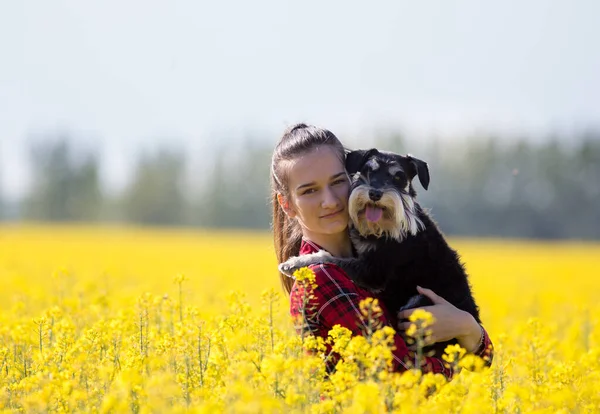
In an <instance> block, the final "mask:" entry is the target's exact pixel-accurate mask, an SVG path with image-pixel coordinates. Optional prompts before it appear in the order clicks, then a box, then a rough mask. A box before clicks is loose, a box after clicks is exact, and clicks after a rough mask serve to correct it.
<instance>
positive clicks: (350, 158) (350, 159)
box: [346, 148, 379, 175]
mask: <svg viewBox="0 0 600 414" xmlns="http://www.w3.org/2000/svg"><path fill="white" fill-rule="evenodd" d="M378 153H379V151H377V150H376V149H375V148H371V149H368V150H354V151H350V152H349V153H347V154H346V171H347V172H348V174H349V175H352V174H354V173H356V172H358V171H360V169H361V168H362V167H363V165H365V163H366V162H367V160H368V159H369V157H371V155H373V154H378Z"/></svg>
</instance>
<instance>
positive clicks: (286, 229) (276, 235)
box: [273, 194, 302, 295]
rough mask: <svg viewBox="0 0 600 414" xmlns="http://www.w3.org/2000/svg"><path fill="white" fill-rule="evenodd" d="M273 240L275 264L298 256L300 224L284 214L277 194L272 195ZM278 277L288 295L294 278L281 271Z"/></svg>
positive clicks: (300, 240) (300, 236) (300, 239)
mask: <svg viewBox="0 0 600 414" xmlns="http://www.w3.org/2000/svg"><path fill="white" fill-rule="evenodd" d="M273 241H274V244H275V255H276V256H277V264H281V263H283V262H285V261H286V260H287V259H289V258H290V257H292V256H298V254H299V253H300V244H301V243H302V232H301V230H300V226H298V223H297V222H296V221H295V220H291V219H290V218H289V217H288V216H287V214H285V212H284V211H283V208H282V207H281V206H280V205H279V202H278V201H277V194H274V195H273ZM279 279H280V280H281V286H282V287H283V290H285V292H286V293H287V294H288V295H289V294H290V292H291V290H292V285H293V284H294V279H292V278H291V277H289V276H287V275H284V274H283V273H279Z"/></svg>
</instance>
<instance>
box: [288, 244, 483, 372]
mask: <svg viewBox="0 0 600 414" xmlns="http://www.w3.org/2000/svg"><path fill="white" fill-rule="evenodd" d="M319 250H322V249H321V248H320V247H319V246H318V245H317V244H315V243H313V242H311V241H309V240H306V239H303V240H302V245H301V247H300V255H303V254H309V253H315V252H317V251H319ZM311 269H312V270H313V271H314V273H315V275H316V284H317V287H316V288H315V289H314V290H313V291H312V298H311V299H310V300H309V301H308V304H307V305H306V306H303V303H302V302H303V300H302V298H303V297H305V294H306V293H307V292H305V288H304V287H303V286H302V285H301V284H299V283H294V285H293V287H292V291H291V293H290V313H291V315H292V317H293V318H294V320H295V321H298V322H299V323H297V325H296V331H297V332H298V333H299V334H300V333H302V332H305V333H306V332H309V333H311V334H313V335H315V336H321V337H323V338H327V335H328V332H329V330H330V329H331V328H333V326H334V325H337V324H339V325H341V326H343V327H345V328H347V329H349V330H350V331H352V334H353V335H362V333H363V328H364V325H363V323H362V319H361V317H360V316H361V314H360V309H359V303H360V301H361V300H363V299H366V298H369V297H374V295H373V294H372V293H371V292H368V291H366V290H364V289H362V288H360V287H359V286H357V285H355V284H354V283H353V282H352V281H351V280H350V279H349V278H348V276H346V273H345V272H344V271H343V270H342V269H341V268H339V267H338V266H335V265H331V264H325V265H313V266H311ZM380 306H381V308H382V311H383V313H382V315H381V317H380V321H379V322H380V323H381V325H380V326H385V325H389V326H392V327H395V326H396V324H397V320H396V317H395V315H391V314H390V313H389V312H388V311H387V310H386V308H385V306H384V305H383V303H382V302H381V301H380ZM394 345H395V348H396V349H395V350H394V351H393V369H394V370H395V371H404V370H406V369H408V368H409V365H408V363H407V361H414V360H415V359H414V354H413V352H411V351H410V350H409V349H408V347H407V345H406V343H405V342H404V339H403V338H402V337H401V336H400V335H398V334H396V335H395V337H394ZM475 354H476V355H478V356H480V357H482V358H483V359H484V360H485V361H486V363H487V364H488V365H491V362H492V358H493V345H492V342H491V340H490V338H489V336H488V334H487V332H486V331H485V329H483V327H482V340H481V343H480V346H479V348H478V349H477V350H476V351H475ZM336 362H337V361H336V358H333V360H332V361H331V362H330V363H329V364H328V369H329V370H332V369H333V367H334V366H335V363H336ZM421 368H422V370H423V371H424V372H434V373H441V374H443V375H444V376H445V377H446V378H448V379H451V378H452V375H453V371H452V369H451V368H448V367H446V365H445V363H444V361H443V360H442V359H440V358H435V357H426V358H425V362H424V365H423V366H422V367H421Z"/></svg>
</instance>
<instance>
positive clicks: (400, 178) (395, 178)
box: [394, 174, 402, 181]
mask: <svg viewBox="0 0 600 414" xmlns="http://www.w3.org/2000/svg"><path fill="white" fill-rule="evenodd" d="M394 181H402V177H401V176H400V174H396V175H394Z"/></svg>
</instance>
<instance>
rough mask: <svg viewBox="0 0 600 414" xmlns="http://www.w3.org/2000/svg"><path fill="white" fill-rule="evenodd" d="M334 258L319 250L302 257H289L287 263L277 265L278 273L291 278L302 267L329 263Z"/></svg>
mask: <svg viewBox="0 0 600 414" xmlns="http://www.w3.org/2000/svg"><path fill="white" fill-rule="evenodd" d="M333 258H334V257H333V256H332V255H331V254H329V253H328V252H326V251H325V250H319V251H318V252H316V253H311V254H305V255H302V256H294V257H290V258H289V259H288V260H287V261H285V262H283V263H281V264H280V265H279V271H280V272H281V273H283V274H284V275H288V276H290V277H292V276H293V275H294V272H295V271H296V270H298V269H302V268H303V267H308V266H310V265H314V264H322V263H331V260H332V259H333Z"/></svg>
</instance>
